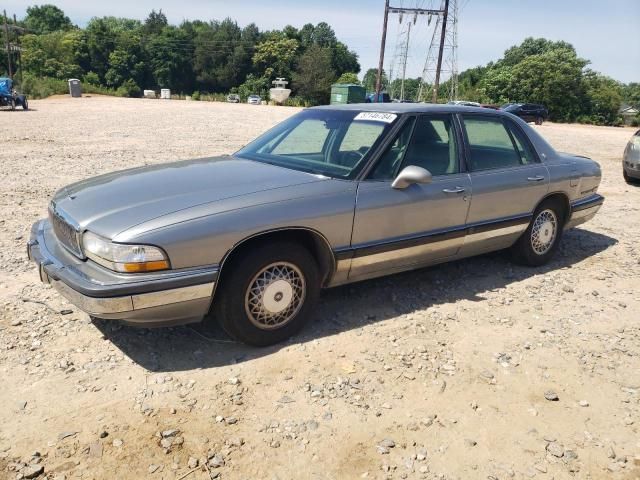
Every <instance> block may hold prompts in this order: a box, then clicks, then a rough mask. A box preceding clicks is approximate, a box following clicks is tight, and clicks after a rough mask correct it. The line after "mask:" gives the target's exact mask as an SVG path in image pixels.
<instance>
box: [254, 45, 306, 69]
mask: <svg viewBox="0 0 640 480" xmlns="http://www.w3.org/2000/svg"><path fill="white" fill-rule="evenodd" d="M298 45H299V43H298V41H297V40H295V39H293V38H287V37H285V36H284V35H283V36H282V37H280V38H273V39H270V40H265V41H264V42H262V43H259V44H258V45H257V46H256V52H255V53H254V54H253V64H254V65H255V66H256V67H257V68H258V69H261V70H263V71H264V75H265V76H266V77H270V78H271V77H287V78H290V77H291V70H292V68H293V61H294V60H295V58H296V52H297V50H298Z"/></svg>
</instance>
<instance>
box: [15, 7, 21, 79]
mask: <svg viewBox="0 0 640 480" xmlns="http://www.w3.org/2000/svg"><path fill="white" fill-rule="evenodd" d="M13 26H14V27H15V28H16V44H17V46H18V70H20V86H22V47H21V46H20V30H17V28H18V20H17V19H16V14H15V13H14V14H13Z"/></svg>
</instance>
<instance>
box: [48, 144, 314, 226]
mask: <svg viewBox="0 0 640 480" xmlns="http://www.w3.org/2000/svg"><path fill="white" fill-rule="evenodd" d="M323 180H326V179H325V178H324V177H320V176H316V175H312V174H309V173H305V172H299V171H295V170H290V169H287V168H282V167H277V166H273V165H269V164H265V163H259V162H254V161H251V160H245V159H240V158H236V157H230V156H226V157H217V158H203V159H196V160H188V161H180V162H174V163H168V164H162V165H154V166H148V167H141V168H134V169H130V170H123V171H119V172H114V173H108V174H106V175H100V176H98V177H94V178H90V179H88V180H84V181H81V182H78V183H74V184H71V185H69V186H67V187H64V188H62V189H60V190H59V191H58V192H57V193H56V194H55V196H54V198H53V200H52V202H51V207H52V208H55V209H56V210H57V211H58V212H59V213H60V214H61V215H62V216H64V217H65V218H67V219H69V220H70V221H71V222H72V223H75V226H76V227H77V228H79V229H80V230H91V231H92V232H95V233H97V234H99V235H103V236H105V237H107V238H113V237H115V236H116V235H117V234H118V233H120V232H122V231H124V230H127V229H129V228H132V227H134V226H136V225H139V224H141V223H143V222H147V221H149V220H152V219H154V218H158V217H161V216H163V215H167V214H170V213H174V212H177V211H180V210H184V209H188V208H191V207H195V206H198V205H204V204H209V203H212V202H219V201H222V200H225V199H229V198H233V197H238V196H246V195H251V194H255V193H258V192H265V191H268V190H275V189H282V188H286V187H291V186H294V185H300V184H305V183H311V182H320V181H323Z"/></svg>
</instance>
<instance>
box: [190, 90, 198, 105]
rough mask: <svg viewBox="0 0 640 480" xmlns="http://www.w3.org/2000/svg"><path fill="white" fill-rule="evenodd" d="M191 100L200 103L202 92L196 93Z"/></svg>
mask: <svg viewBox="0 0 640 480" xmlns="http://www.w3.org/2000/svg"><path fill="white" fill-rule="evenodd" d="M191 100H194V101H196V102H199V101H200V92H198V91H195V92H193V93H192V94H191Z"/></svg>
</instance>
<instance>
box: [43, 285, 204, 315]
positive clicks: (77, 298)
mask: <svg viewBox="0 0 640 480" xmlns="http://www.w3.org/2000/svg"><path fill="white" fill-rule="evenodd" d="M50 283H51V285H52V286H53V288H55V289H56V290H57V291H58V292H59V293H60V294H61V295H62V296H63V297H64V298H66V299H67V300H68V301H69V302H71V303H72V304H74V305H75V306H76V307H78V308H79V309H80V310H82V311H84V312H86V313H88V314H89V315H104V314H111V313H126V312H132V311H134V310H142V309H145V308H152V307H161V306H165V305H171V304H174V303H181V302H187V301H189V300H198V299H201V298H210V297H211V295H212V293H213V286H214V285H215V282H211V283H204V284H202V285H193V286H191V287H182V288H174V289H171V290H164V291H161V292H152V293H143V294H138V295H126V296H122V297H108V298H96V297H88V296H86V295H83V294H81V293H80V292H77V291H75V290H73V289H72V288H71V287H69V286H68V285H66V284H65V283H63V282H61V281H59V280H51V281H50Z"/></svg>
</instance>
